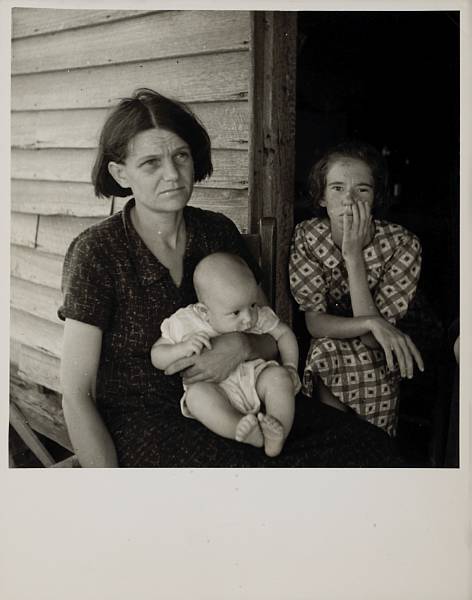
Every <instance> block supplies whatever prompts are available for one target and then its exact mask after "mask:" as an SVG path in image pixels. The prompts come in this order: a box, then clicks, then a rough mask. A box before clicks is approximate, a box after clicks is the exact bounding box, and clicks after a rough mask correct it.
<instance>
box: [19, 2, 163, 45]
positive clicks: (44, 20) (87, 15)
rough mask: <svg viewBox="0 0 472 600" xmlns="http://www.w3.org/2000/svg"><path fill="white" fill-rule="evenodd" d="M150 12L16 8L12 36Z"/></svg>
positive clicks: (28, 34)
mask: <svg viewBox="0 0 472 600" xmlns="http://www.w3.org/2000/svg"><path fill="white" fill-rule="evenodd" d="M149 12H151V11H143V10H75V9H74V10H71V9H68V10H63V9H56V8H14V9H13V11H12V14H13V16H12V37H13V39H19V38H22V37H28V36H38V35H42V34H45V33H51V32H56V31H63V30H65V29H77V28H79V27H86V26H87V25H94V26H96V25H99V24H100V23H110V22H111V21H118V20H120V19H129V18H130V17H132V16H133V15H134V16H137V17H141V16H142V15H143V14H145V13H149ZM152 12H156V11H152Z"/></svg>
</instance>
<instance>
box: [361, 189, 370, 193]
mask: <svg viewBox="0 0 472 600" xmlns="http://www.w3.org/2000/svg"><path fill="white" fill-rule="evenodd" d="M359 192H360V193H361V194H366V193H368V192H370V188H360V189H359Z"/></svg>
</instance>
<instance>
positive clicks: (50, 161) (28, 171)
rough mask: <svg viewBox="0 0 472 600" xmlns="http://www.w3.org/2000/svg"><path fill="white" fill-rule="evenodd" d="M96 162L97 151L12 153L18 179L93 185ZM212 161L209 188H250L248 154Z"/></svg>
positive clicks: (219, 155) (222, 153) (220, 154)
mask: <svg viewBox="0 0 472 600" xmlns="http://www.w3.org/2000/svg"><path fill="white" fill-rule="evenodd" d="M94 159H95V150H93V149H90V150H84V149H70V148H66V149H56V148H47V149H44V150H22V149H14V150H12V153H11V172H12V177H13V178H14V179H26V180H45V181H72V182H84V183H89V182H90V177H91V170H92V164H93V161H94ZM212 159H213V168H214V172H213V175H212V176H211V179H209V180H208V181H205V187H218V188H246V187H247V185H248V153H247V152H244V151H240V150H215V151H214V152H213V153H212Z"/></svg>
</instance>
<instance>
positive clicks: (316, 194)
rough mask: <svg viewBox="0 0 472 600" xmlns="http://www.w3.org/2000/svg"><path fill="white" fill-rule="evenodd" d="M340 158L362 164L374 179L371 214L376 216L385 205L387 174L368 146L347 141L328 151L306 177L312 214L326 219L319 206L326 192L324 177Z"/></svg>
mask: <svg viewBox="0 0 472 600" xmlns="http://www.w3.org/2000/svg"><path fill="white" fill-rule="evenodd" d="M341 158H354V159H357V160H361V161H362V162H364V163H365V164H366V165H367V166H368V167H369V168H370V171H371V173H372V177H373V179H374V205H373V211H372V212H373V214H374V215H376V214H378V213H379V212H380V211H381V210H382V209H384V208H385V206H386V204H387V196H388V173H387V166H386V164H385V162H384V159H383V158H382V155H381V154H380V152H378V150H376V149H375V148H374V147H373V146H371V145H370V144H366V143H364V142H358V141H348V142H342V143H340V144H337V145H336V146H334V147H333V148H331V149H330V150H328V151H327V152H326V153H325V154H324V155H323V156H322V157H321V158H320V160H318V161H317V162H316V163H315V164H314V165H313V166H312V168H311V170H310V173H309V175H308V195H309V196H310V198H311V201H312V206H313V212H314V214H315V216H317V217H326V215H327V212H326V208H325V207H323V206H320V201H321V200H323V198H324V195H325V191H326V177H327V174H328V170H329V168H330V167H331V165H332V164H333V163H334V162H335V161H336V160H338V159H341Z"/></svg>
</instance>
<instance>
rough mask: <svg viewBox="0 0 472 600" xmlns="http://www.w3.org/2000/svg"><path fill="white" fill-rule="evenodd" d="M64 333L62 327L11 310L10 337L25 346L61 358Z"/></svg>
mask: <svg viewBox="0 0 472 600" xmlns="http://www.w3.org/2000/svg"><path fill="white" fill-rule="evenodd" d="M62 332H63V326H62V325H59V324H56V323H52V322H51V321H47V320H46V319H40V318H39V317H35V316H34V315H30V314H28V313H25V312H22V311H19V310H16V309H14V308H12V309H11V310H10V335H11V337H12V338H13V339H14V340H16V341H17V342H20V343H21V344H24V345H25V346H30V347H32V348H37V349H38V350H43V351H44V350H45V351H46V352H49V354H52V355H54V356H57V357H59V356H60V355H61V351H62Z"/></svg>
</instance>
